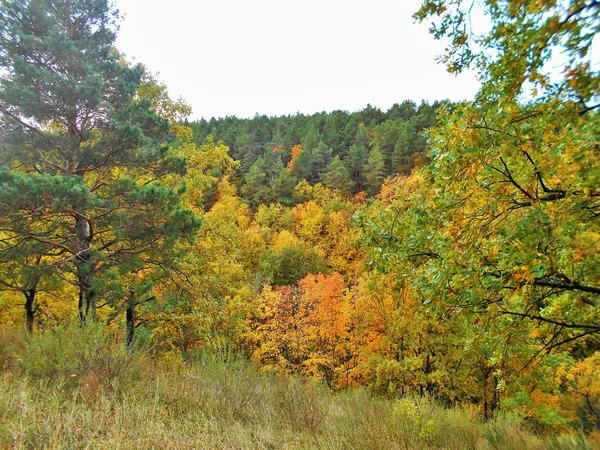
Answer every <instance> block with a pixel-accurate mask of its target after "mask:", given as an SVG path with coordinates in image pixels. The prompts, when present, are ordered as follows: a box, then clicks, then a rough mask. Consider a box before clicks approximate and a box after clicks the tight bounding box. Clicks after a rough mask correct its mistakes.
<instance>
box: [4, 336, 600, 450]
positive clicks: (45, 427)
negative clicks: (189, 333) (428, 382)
mask: <svg viewBox="0 0 600 450" xmlns="http://www.w3.org/2000/svg"><path fill="white" fill-rule="evenodd" d="M0 370H1V371H2V372H1V374H0V448H17V449H20V448H36V449H37V448H107V449H108V448H110V449H112V448H121V449H141V448H161V447H162V448H182V449H184V448H190V449H191V448H206V449H218V448H222V449H232V448H235V449H280V448H282V449H283V448H305V449H313V448H314V449H417V448H418V449H563V448H564V449H588V448H590V449H591V448H597V447H598V446H600V441H598V440H594V438H593V437H589V436H588V437H584V436H580V435H575V434H568V435H567V434H565V435H553V436H549V435H537V434H535V433H533V432H532V431H530V430H528V428H527V426H526V425H525V424H524V423H523V421H522V420H520V419H519V418H518V417H516V416H511V415H499V416H498V417H497V418H495V419H494V420H489V421H483V420H482V418H481V417H480V415H479V412H478V411H476V410H474V409H470V408H442V407H441V406H439V405H436V404H435V403H434V402H432V401H429V400H426V399H412V398H404V399H400V400H385V399H380V398H376V397H373V396H372V395H370V394H369V393H368V392H367V391H365V390H363V389H356V390H349V391H345V392H337V393H334V392H331V391H329V390H327V389H326V388H324V387H323V386H320V385H317V384H314V383H312V382H308V381H305V380H301V379H299V378H296V377H292V376H274V375H268V374H262V373H258V372H256V371H255V370H254V369H253V368H252V367H251V366H250V365H249V364H248V363H247V362H245V361H244V360H243V359H239V358H231V357H227V358H223V357H222V355H204V356H203V357H202V358H199V359H198V360H196V361H194V362H193V363H192V364H189V365H185V366H181V365H175V366H174V365H173V364H166V363H165V359H161V358H159V357H157V356H152V355H150V354H149V352H144V351H141V350H134V351H127V350H126V349H125V348H124V347H123V346H122V344H121V343H120V339H117V338H115V337H113V336H111V335H110V334H108V333H107V332H106V331H105V330H104V329H103V328H102V327H94V326H88V327H86V328H85V329H84V330H81V329H79V328H71V329H69V328H66V329H57V330H55V331H52V332H47V333H44V334H41V335H39V336H33V337H29V336H24V335H20V334H18V333H14V332H8V331H4V332H0Z"/></svg>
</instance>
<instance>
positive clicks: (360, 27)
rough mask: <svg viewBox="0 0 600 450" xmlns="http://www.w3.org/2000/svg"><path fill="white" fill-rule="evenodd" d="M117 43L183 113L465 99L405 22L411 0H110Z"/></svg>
mask: <svg viewBox="0 0 600 450" xmlns="http://www.w3.org/2000/svg"><path fill="white" fill-rule="evenodd" d="M116 2H117V7H118V8H119V10H120V11H121V13H122V14H124V16H125V17H124V21H123V22H122V24H121V30H120V33H119V37H118V40H117V46H118V47H119V48H120V49H121V50H122V51H123V52H125V53H126V54H127V55H128V57H129V58H130V59H134V60H135V61H137V62H141V63H143V64H145V65H146V66H147V67H148V68H149V69H150V70H151V71H153V72H160V79H161V80H162V81H163V82H164V83H166V84H167V86H168V87H169V91H170V93H171V96H173V97H179V96H181V97H183V98H184V99H185V100H186V101H187V102H188V103H189V104H190V105H191V106H192V108H193V110H194V113H193V118H200V117H204V118H206V119H209V118H211V117H213V116H214V117H222V116H228V115H236V116H238V117H251V116H253V115H254V114H255V113H259V114H267V115H270V116H273V115H282V114H294V113H296V112H302V113H307V114H310V113H314V112H317V111H332V110H340V109H341V110H348V111H356V110H359V109H362V108H364V107H365V106H366V105H367V104H368V103H370V104H371V105H373V106H378V107H380V108H382V109H387V108H389V107H390V106H391V105H393V104H394V103H400V102H402V101H403V100H406V99H412V100H414V101H416V102H417V103H418V102H420V101H421V100H422V99H425V100H428V101H433V100H441V99H446V98H449V99H451V100H462V99H471V98H472V97H473V95H474V93H475V91H476V90H477V87H478V85H477V82H476V80H475V77H474V76H473V75H472V74H462V75H459V76H458V77H456V76H454V75H451V74H448V73H447V72H446V70H445V68H444V67H443V66H442V65H441V64H438V63H436V61H435V57H436V55H439V54H440V53H441V52H442V50H443V44H442V43H440V42H436V41H434V40H433V38H432V37H431V36H430V35H429V33H428V31H427V26H426V25H419V24H415V23H414V20H413V19H412V17H411V16H412V14H413V13H414V12H415V11H416V10H417V9H418V6H419V4H420V1H419V0H370V1H368V2H366V1H364V0H363V1H354V0H296V1H290V0H252V1H250V0H168V1H167V0H116Z"/></svg>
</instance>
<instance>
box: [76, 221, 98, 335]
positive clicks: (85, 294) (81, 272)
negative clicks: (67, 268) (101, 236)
mask: <svg viewBox="0 0 600 450" xmlns="http://www.w3.org/2000/svg"><path fill="white" fill-rule="evenodd" d="M92 235H93V233H92V227H91V225H90V222H89V220H88V219H87V218H86V217H84V215H83V214H81V213H79V214H77V215H76V217H75V236H76V239H77V260H76V265H77V279H78V281H79V321H80V323H81V324H82V325H85V324H86V322H87V320H88V318H91V319H92V320H96V294H95V292H94V289H93V288H92V281H93V279H94V271H95V267H94V264H93V261H92V252H91V250H90V244H91V242H92Z"/></svg>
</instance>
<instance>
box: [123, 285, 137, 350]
mask: <svg viewBox="0 0 600 450" xmlns="http://www.w3.org/2000/svg"><path fill="white" fill-rule="evenodd" d="M125 314H126V322H127V348H131V347H132V346H133V335H134V333H135V296H134V293H133V292H132V291H130V292H129V297H128V298H127V311H126V312H125Z"/></svg>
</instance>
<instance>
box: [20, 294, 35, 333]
mask: <svg viewBox="0 0 600 450" xmlns="http://www.w3.org/2000/svg"><path fill="white" fill-rule="evenodd" d="M35 294H36V289H35V288H31V289H28V290H25V291H23V295H24V296H25V315H26V318H27V331H28V332H29V333H31V332H33V320H34V319H35Z"/></svg>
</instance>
